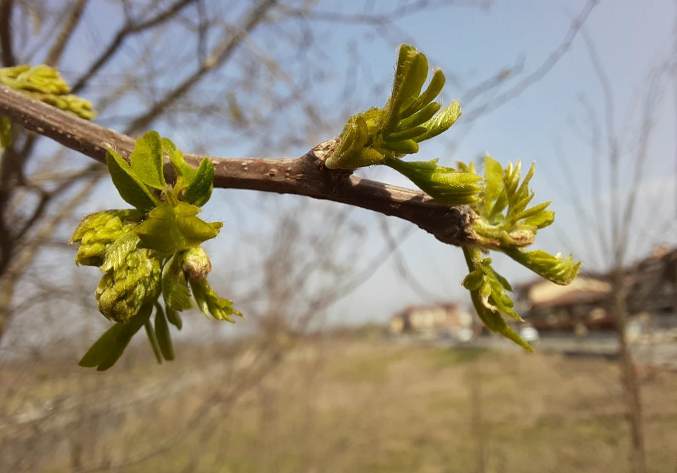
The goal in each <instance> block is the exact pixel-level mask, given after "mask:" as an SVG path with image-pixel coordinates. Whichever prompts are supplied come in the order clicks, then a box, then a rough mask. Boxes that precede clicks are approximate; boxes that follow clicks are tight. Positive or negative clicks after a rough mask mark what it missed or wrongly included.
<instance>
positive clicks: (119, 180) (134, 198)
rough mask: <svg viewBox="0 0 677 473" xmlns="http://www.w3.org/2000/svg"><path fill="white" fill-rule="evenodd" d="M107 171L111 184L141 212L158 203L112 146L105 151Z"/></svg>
mask: <svg viewBox="0 0 677 473" xmlns="http://www.w3.org/2000/svg"><path fill="white" fill-rule="evenodd" d="M106 163H107V164H108V171H109V172H110V177H111V179H112V180H113V184H115V187H116V188H117V190H118V192H119V193H120V197H122V198H123V199H124V200H125V201H126V202H127V203H129V204H131V205H133V206H134V207H136V208H137V209H139V210H140V211H142V212H148V211H150V210H151V209H152V208H153V207H155V206H156V205H157V203H158V200H157V199H156V198H155V196H153V194H151V193H150V191H149V190H148V188H147V187H146V186H145V184H144V183H143V182H141V180H140V179H139V178H138V177H137V176H136V174H135V173H134V171H133V170H132V168H131V167H130V166H129V164H127V161H125V160H124V158H123V157H122V156H120V155H119V154H117V153H116V152H115V151H114V150H113V149H112V148H108V152H107V153H106Z"/></svg>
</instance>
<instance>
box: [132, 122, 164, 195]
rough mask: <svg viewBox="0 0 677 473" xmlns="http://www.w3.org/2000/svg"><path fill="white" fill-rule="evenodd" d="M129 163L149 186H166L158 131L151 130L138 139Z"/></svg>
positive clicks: (159, 187) (160, 187)
mask: <svg viewBox="0 0 677 473" xmlns="http://www.w3.org/2000/svg"><path fill="white" fill-rule="evenodd" d="M129 163H130V165H131V168H132V170H133V171H134V173H135V174H136V175H137V177H138V178H139V179H141V180H142V181H143V182H144V183H145V184H146V185H147V186H150V187H154V188H155V189H163V188H164V187H165V175H164V161H163V159H162V144H161V142H160V134H159V133H158V132H157V131H149V132H147V133H146V134H144V135H143V136H142V137H141V138H139V139H138V140H136V146H134V151H133V152H132V154H131V156H130V157H129Z"/></svg>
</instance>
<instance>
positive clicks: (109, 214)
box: [70, 210, 141, 266]
mask: <svg viewBox="0 0 677 473" xmlns="http://www.w3.org/2000/svg"><path fill="white" fill-rule="evenodd" d="M140 219H141V213H140V212H138V211H136V210H106V211H104V212H96V213H93V214H89V215H87V216H86V217H85V218H83V219H82V221H81V222H80V224H79V225H78V227H77V228H76V229H75V232H74V233H73V235H72V236H71V238H70V243H71V244H72V243H80V247H79V248H78V251H77V254H76V256H75V263H76V264H78V265H85V266H101V265H102V264H103V263H104V259H105V255H106V251H107V250H108V248H109V247H110V245H112V244H113V242H115V241H116V240H117V239H119V238H121V237H122V236H124V235H126V234H127V233H129V232H130V231H132V230H133V229H134V228H135V227H136V226H137V222H138V221H139V220H140Z"/></svg>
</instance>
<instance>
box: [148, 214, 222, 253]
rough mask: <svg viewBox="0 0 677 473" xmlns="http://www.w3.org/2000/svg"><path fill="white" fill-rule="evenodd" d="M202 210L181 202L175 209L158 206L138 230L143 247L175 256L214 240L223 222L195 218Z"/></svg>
mask: <svg viewBox="0 0 677 473" xmlns="http://www.w3.org/2000/svg"><path fill="white" fill-rule="evenodd" d="M199 211H200V208H199V207H195V206H193V205H190V204H187V203H185V202H179V203H178V205H176V206H172V205H171V204H168V203H163V204H160V205H158V206H157V207H156V208H154V209H153V211H152V212H150V214H149V215H148V219H147V220H146V221H144V222H142V223H141V224H140V225H139V226H138V227H137V230H136V233H137V234H138V235H139V239H140V240H141V244H140V246H141V247H143V248H149V249H152V250H156V251H159V252H161V253H165V254H173V253H176V252H177V251H181V250H186V249H188V248H192V247H194V246H198V245H199V244H201V243H202V242H204V241H206V240H209V239H211V238H214V237H215V236H216V235H218V233H219V229H220V228H221V223H220V222H215V223H211V224H210V223H207V222H205V221H204V220H201V219H200V218H198V217H196V216H195V215H197V213H198V212H199Z"/></svg>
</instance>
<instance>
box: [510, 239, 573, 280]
mask: <svg viewBox="0 0 677 473" xmlns="http://www.w3.org/2000/svg"><path fill="white" fill-rule="evenodd" d="M501 251H503V252H504V253H505V254H507V255H508V256H510V257H511V258H512V259H514V260H515V261H517V262H518V263H520V264H522V265H524V266H526V267H527V268H529V269H530V270H532V271H533V272H535V273H536V274H539V275H541V276H543V277H544V278H545V279H548V280H550V281H552V282H554V283H555V284H560V285H562V286H566V285H568V284H570V283H571V282H572V281H573V280H574V279H575V278H576V275H577V274H578V269H579V268H580V267H581V263H580V262H578V263H576V262H574V259H573V257H572V256H568V257H567V258H562V256H561V255H559V254H557V255H554V256H553V255H551V254H549V253H546V252H545V251H541V250H533V251H522V250H521V249H519V248H505V249H503V248H502V249H501Z"/></svg>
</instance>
